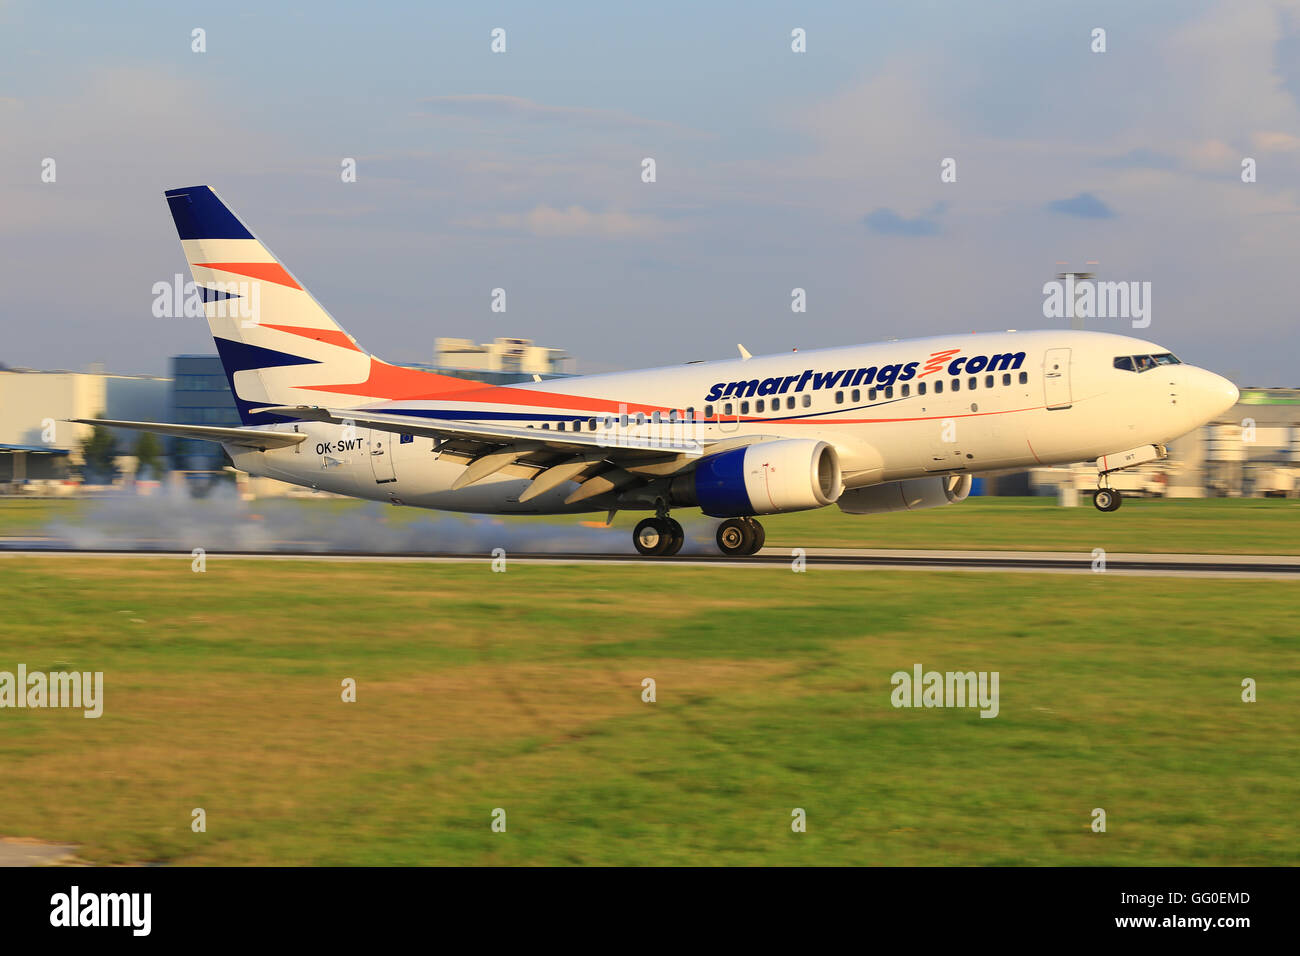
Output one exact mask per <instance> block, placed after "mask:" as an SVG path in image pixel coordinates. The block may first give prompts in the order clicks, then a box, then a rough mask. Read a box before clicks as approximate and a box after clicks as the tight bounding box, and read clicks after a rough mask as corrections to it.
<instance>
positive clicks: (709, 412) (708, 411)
mask: <svg viewBox="0 0 1300 956" xmlns="http://www.w3.org/2000/svg"><path fill="white" fill-rule="evenodd" d="M712 417H713V406H712V405H705V406H704V418H705V420H706V421H707V420H708V419H710V418H712Z"/></svg>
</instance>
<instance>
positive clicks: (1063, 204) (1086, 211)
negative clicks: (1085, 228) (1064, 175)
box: [1047, 193, 1115, 219]
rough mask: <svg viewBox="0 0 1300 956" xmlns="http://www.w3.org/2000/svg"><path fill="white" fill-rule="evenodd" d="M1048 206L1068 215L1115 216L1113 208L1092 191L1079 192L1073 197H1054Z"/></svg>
mask: <svg viewBox="0 0 1300 956" xmlns="http://www.w3.org/2000/svg"><path fill="white" fill-rule="evenodd" d="M1047 208H1048V209H1050V210H1051V211H1052V212H1059V213H1064V214H1065V215H1067V216H1078V217H1079V218H1080V219H1114V218H1115V213H1113V212H1112V211H1111V208H1110V207H1109V206H1107V205H1106V204H1105V203H1104V202H1102V201H1101V200H1100V199H1098V198H1097V197H1096V196H1094V195H1093V194H1092V193H1079V195H1077V196H1075V197H1073V198H1072V199H1054V200H1052V201H1051V202H1049V203H1048V204H1047Z"/></svg>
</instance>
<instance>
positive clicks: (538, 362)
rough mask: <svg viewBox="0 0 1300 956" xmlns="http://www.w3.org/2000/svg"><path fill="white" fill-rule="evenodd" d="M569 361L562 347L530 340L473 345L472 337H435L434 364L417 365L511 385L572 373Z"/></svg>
mask: <svg viewBox="0 0 1300 956" xmlns="http://www.w3.org/2000/svg"><path fill="white" fill-rule="evenodd" d="M571 361H572V356H570V355H568V354H567V353H566V352H565V351H564V350H563V349H553V348H546V347H545V346H541V345H534V344H533V340H532V339H509V338H498V339H494V340H493V341H491V342H485V343H483V344H482V345H475V344H474V340H473V339H453V338H438V339H435V340H434V352H433V365H431V366H424V365H420V366H416V367H418V368H429V369H431V370H433V371H436V372H441V373H443V374H445V375H455V376H458V377H460V378H469V379H473V380H474V381H478V382H488V383H490V384H492V385H510V384H512V383H514V382H524V381H528V380H529V379H531V378H532V377H533V376H534V375H538V376H540V377H542V378H560V377H563V376H565V375H571V374H573V373H572V367H571V365H570V364H568V363H571Z"/></svg>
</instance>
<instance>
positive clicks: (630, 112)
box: [0, 0, 1300, 384]
mask: <svg viewBox="0 0 1300 956" xmlns="http://www.w3.org/2000/svg"><path fill="white" fill-rule="evenodd" d="M123 7H124V8H120V7H119V6H118V5H111V6H110V5H103V4H95V3H76V4H66V5H58V6H57V7H55V6H53V5H46V4H38V3H26V2H18V0H0V211H2V212H0V288H2V289H3V293H2V294H0V322H2V323H3V326H2V327H3V329H4V337H3V340H0V341H2V342H3V344H2V345H0V361H3V362H6V363H8V364H10V365H29V366H34V367H46V368H52V367H58V368H79V367H82V366H84V365H85V364H87V363H89V362H93V361H102V362H105V363H106V364H107V366H108V367H109V368H110V369H112V370H115V371H122V372H154V373H158V372H163V371H165V369H166V359H167V356H168V355H171V354H174V353H177V352H194V351H211V343H210V339H209V338H208V337H207V333H206V330H205V328H204V327H203V325H202V323H201V322H195V321H194V320H192V319H191V320H187V319H156V318H153V317H152V315H151V314H150V305H151V303H152V295H151V293H150V288H151V286H152V284H153V283H154V282H157V281H159V280H167V279H169V278H170V277H171V276H172V275H173V274H174V273H175V272H178V271H184V262H183V259H182V257H181V254H180V249H179V246H178V244H177V242H176V239H175V234H174V232H173V231H172V228H171V223H170V220H169V217H168V215H167V211H166V206H165V204H164V202H163V200H162V191H163V190H164V189H166V188H170V187H174V186H182V185H190V184H194V183H209V184H211V185H213V186H214V187H215V188H216V189H217V190H218V191H219V192H220V193H221V194H222V196H223V197H224V198H225V199H226V200H227V201H228V202H229V203H230V204H231V205H232V206H233V207H234V208H235V210H236V211H237V212H238V213H239V214H240V215H241V216H242V217H243V218H244V219H245V220H246V221H247V222H248V224H249V225H250V226H251V227H252V228H253V229H254V231H256V232H257V233H258V234H259V236H261V237H262V238H263V239H264V240H265V241H266V242H267V244H268V245H269V246H270V247H271V248H272V249H273V250H275V252H276V253H277V255H279V256H280V257H281V258H282V259H283V260H284V261H285V263H286V265H288V267H289V268H290V269H292V270H293V271H294V272H295V273H296V274H297V275H298V277H299V278H300V279H302V280H303V281H304V282H305V283H306V284H307V285H308V287H309V288H310V289H311V290H312V291H313V293H314V294H315V295H316V297H317V298H318V299H320V300H321V302H322V303H323V304H324V305H325V306H326V308H328V309H330V310H331V312H333V314H334V315H335V317H336V318H338V319H339V321H340V322H342V323H343V324H344V325H345V326H346V327H347V328H348V329H349V330H350V331H351V332H352V333H353V334H354V335H355V336H356V337H357V338H358V339H359V340H360V341H361V342H362V343H363V344H364V345H365V346H366V347H368V348H369V349H371V350H373V351H374V352H376V353H377V354H379V355H380V356H382V357H384V358H388V359H390V360H393V361H410V360H428V359H429V358H430V357H431V352H432V347H433V339H434V338H435V337H436V336H438V335H455V336H466V337H472V338H476V339H479V340H487V339H490V338H492V337H493V336H497V335H518V336H524V337H529V338H534V339H536V340H538V341H539V342H541V343H543V344H547V345H555V346H561V347H564V348H567V349H569V350H570V351H571V352H572V353H573V354H575V355H576V356H577V357H578V360H579V362H578V366H579V368H580V369H586V370H591V371H598V370H607V369H613V368H621V367H637V366H642V365H649V364H675V363H677V362H681V361H685V360H689V359H696V358H707V357H717V356H726V355H731V354H734V351H735V343H736V342H738V341H740V342H744V343H745V345H746V346H747V347H748V348H749V349H750V350H751V351H753V352H755V353H759V352H762V351H781V350H787V349H789V348H791V347H793V346H799V347H801V348H809V347H814V346H821V345H837V344H848V343H854V342H865V341H874V340H878V339H882V338H887V337H907V336H910V335H927V334H934V333H941V332H965V331H971V330H976V329H978V330H985V329H1001V328H1022V329H1027V328H1041V327H1048V326H1050V325H1053V324H1055V323H1054V322H1053V321H1052V320H1048V319H1045V318H1043V316H1042V302H1043V295H1042V284H1043V282H1044V281H1047V280H1049V279H1051V278H1052V277H1053V276H1054V274H1055V273H1056V272H1057V271H1060V269H1061V268H1062V267H1061V266H1060V265H1058V263H1060V262H1068V263H1071V264H1072V265H1074V266H1076V267H1083V266H1084V264H1085V263H1086V262H1089V261H1092V260H1096V261H1097V262H1098V263H1099V264H1098V265H1097V266H1096V267H1094V268H1095V269H1096V271H1097V272H1098V273H1099V274H1100V276H1101V277H1102V278H1107V279H1124V280H1135V281H1149V282H1151V283H1152V289H1153V292H1152V324H1151V326H1150V328H1148V329H1146V330H1145V331H1144V332H1143V333H1142V334H1143V335H1144V336H1145V337H1147V338H1151V339H1154V340H1156V341H1158V342H1160V343H1162V344H1164V345H1166V346H1168V347H1170V348H1172V349H1174V350H1175V351H1177V352H1179V353H1180V354H1181V355H1182V356H1183V357H1184V359H1186V360H1188V361H1193V362H1196V363H1198V364H1205V365H1208V366H1210V367H1213V368H1215V369H1216V370H1218V371H1222V372H1224V373H1226V374H1229V375H1231V376H1232V377H1234V378H1235V379H1237V380H1238V381H1239V382H1241V383H1252V384H1300V376H1297V375H1296V373H1295V372H1294V364H1293V363H1294V357H1295V354H1296V351H1297V350H1296V348H1295V343H1296V338H1297V337H1296V335H1295V332H1294V325H1295V323H1294V319H1295V316H1296V308H1295V305H1294V302H1295V295H1294V293H1293V292H1292V290H1291V272H1292V271H1293V263H1294V260H1295V258H1296V256H1297V254H1298V253H1300V242H1298V241H1297V238H1296V237H1297V235H1300V106H1298V103H1297V97H1298V96H1300V5H1297V3H1294V2H1284V3H1283V2H1280V3H1271V2H1251V0H1248V2H1236V3H1210V2H1195V0H1193V2H1176V3H1175V2H1169V3H1161V2H1144V3H1142V4H1130V3H1094V4H1088V5H1080V4H1069V3H1059V4H1053V3H1041V2H1039V3H1030V2H1024V3H1018V2H1008V3H996V4H993V3H990V4H973V3H898V4H850V3H841V4H805V3H799V4H794V3H790V4H773V3H744V4H741V3H735V4H708V5H700V4H672V3H667V4H662V3H660V4H653V5H627V4H607V3H605V4H596V3H570V4H557V5H540V4H482V5H476V4H457V5H451V4H407V3H397V4H374V5H358V4H352V3H349V4H342V3H317V4H310V5H309V4H302V5H298V6H295V5H292V4H290V5H284V6H278V7H275V8H273V9H270V10H264V9H262V8H261V6H260V5H258V4H240V3H229V4H224V5H222V6H221V8H220V9H216V8H214V7H213V6H212V5H210V4H201V3H183V2H180V3H178V2H169V3H135V4H130V5H123ZM195 27H201V28H203V29H204V30H206V32H207V46H208V50H207V52H206V53H202V54H196V53H193V52H191V50H190V33H191V30H192V29H194V28H195ZM494 27H501V28H504V29H505V30H506V39H507V52H506V53H505V54H492V53H491V52H490V49H489V43H490V31H491V30H492V29H493V28H494ZM795 27H801V28H803V29H805V30H806V31H807V37H808V40H807V44H808V50H807V52H806V53H803V54H795V53H793V52H791V50H790V31H791V30H792V29H793V28H795ZM1094 27H1102V28H1104V29H1105V30H1106V31H1107V51H1106V52H1105V53H1100V54H1099V53H1093V52H1091V50H1090V44H1091V31H1092V30H1093V28H1094ZM646 156H650V157H654V158H655V160H656V163H657V172H658V181H657V182H655V183H653V184H646V183H643V182H641V179H640V170H641V160H642V158H643V157H646ZM1248 156H1249V157H1251V158H1254V159H1255V160H1256V163H1257V167H1258V181H1257V182H1255V183H1253V184H1244V183H1242V182H1241V179H1240V163H1241V160H1242V159H1243V158H1244V157H1248ZM45 157H53V158H54V159H55V160H56V162H57V164H58V167H57V168H58V179H57V181H56V182H55V183H52V184H50V183H42V182H40V164H41V161H42V159H43V158H45ZM344 157H354V158H355V159H356V160H357V163H358V179H357V182H355V183H343V182H342V181H341V178H340V175H339V172H340V162H341V160H342V159H343V158H344ZM945 157H953V158H955V159H956V161H957V181H956V182H954V183H942V182H940V177H939V164H940V161H941V160H942V159H943V158H945ZM496 287H502V288H505V289H506V291H507V302H508V309H507V312H506V313H505V314H499V313H493V312H492V311H491V310H490V303H491V298H490V296H491V290H492V289H493V288H496ZM795 287H800V288H804V289H806V290H807V300H808V312H807V313H806V314H802V315H795V314H792V313H791V311H790V306H789V303H790V293H791V289H793V288H795ZM1093 327H1095V328H1105V329H1109V330H1113V331H1125V329H1124V327H1123V325H1122V324H1121V323H1117V322H1114V321H1107V322H1097V323H1094V325H1093Z"/></svg>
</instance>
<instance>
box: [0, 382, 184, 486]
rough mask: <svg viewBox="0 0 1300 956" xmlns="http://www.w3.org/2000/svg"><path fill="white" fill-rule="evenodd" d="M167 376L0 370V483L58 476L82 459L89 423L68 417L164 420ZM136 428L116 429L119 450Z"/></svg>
mask: <svg viewBox="0 0 1300 956" xmlns="http://www.w3.org/2000/svg"><path fill="white" fill-rule="evenodd" d="M170 386H171V382H170V380H169V379H166V378H161V377H157V376H152V375H109V374H106V373H105V372H104V371H103V370H102V369H101V368H98V367H95V366H92V367H91V368H90V369H89V370H88V371H85V372H71V371H54V372H43V371H37V370H35V369H26V368H12V369H4V370H0V482H4V483H22V482H30V481H58V480H63V479H66V478H67V476H68V474H69V471H70V468H73V467H76V466H78V465H80V463H81V443H82V440H83V439H85V438H88V437H89V436H90V433H91V428H90V426H89V425H78V424H75V423H72V422H69V421H67V420H66V419H70V418H119V419H128V420H133V421H166V416H167V395H168V390H169V388H170ZM139 437H140V436H139V433H138V432H128V431H125V430H120V429H119V430H118V431H117V438H118V444H119V447H120V448H121V449H122V454H123V455H130V453H131V450H132V449H133V448H134V447H135V442H136V441H138V440H139Z"/></svg>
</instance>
